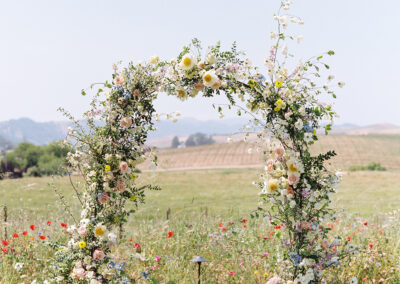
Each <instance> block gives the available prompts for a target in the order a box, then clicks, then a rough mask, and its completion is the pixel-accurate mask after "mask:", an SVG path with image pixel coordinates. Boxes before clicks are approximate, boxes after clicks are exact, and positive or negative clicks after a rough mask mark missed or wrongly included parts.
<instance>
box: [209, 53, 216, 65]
mask: <svg viewBox="0 0 400 284" xmlns="http://www.w3.org/2000/svg"><path fill="white" fill-rule="evenodd" d="M215 62H216V60H215V56H214V54H212V53H210V54H209V55H208V56H207V63H208V64H211V65H213V64H214V63H215Z"/></svg>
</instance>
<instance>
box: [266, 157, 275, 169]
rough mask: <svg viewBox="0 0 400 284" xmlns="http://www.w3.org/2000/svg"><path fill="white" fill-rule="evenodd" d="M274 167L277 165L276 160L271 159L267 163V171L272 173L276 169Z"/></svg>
mask: <svg viewBox="0 0 400 284" xmlns="http://www.w3.org/2000/svg"><path fill="white" fill-rule="evenodd" d="M274 165H275V163H274V160H272V159H269V160H268V161H267V171H268V172H271V171H272V170H273V169H274Z"/></svg>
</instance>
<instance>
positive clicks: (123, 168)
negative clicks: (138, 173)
mask: <svg viewBox="0 0 400 284" xmlns="http://www.w3.org/2000/svg"><path fill="white" fill-rule="evenodd" d="M119 169H120V170H121V172H122V173H123V174H128V173H129V172H130V171H131V170H130V168H129V166H128V163H127V162H121V163H120V164H119Z"/></svg>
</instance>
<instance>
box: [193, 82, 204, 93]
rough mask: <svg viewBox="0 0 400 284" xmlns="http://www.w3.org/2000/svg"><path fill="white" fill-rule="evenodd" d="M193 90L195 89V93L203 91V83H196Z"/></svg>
mask: <svg viewBox="0 0 400 284" xmlns="http://www.w3.org/2000/svg"><path fill="white" fill-rule="evenodd" d="M194 88H195V89H196V90H197V91H201V90H203V89H204V84H203V82H197V83H196V84H195V85H194Z"/></svg>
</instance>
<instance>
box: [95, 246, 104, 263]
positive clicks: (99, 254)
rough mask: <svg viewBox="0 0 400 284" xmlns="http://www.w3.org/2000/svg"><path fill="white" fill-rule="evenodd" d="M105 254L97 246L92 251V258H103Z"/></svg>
mask: <svg viewBox="0 0 400 284" xmlns="http://www.w3.org/2000/svg"><path fill="white" fill-rule="evenodd" d="M105 256H106V255H105V254H104V252H103V250H102V249H100V248H99V249H96V250H95V251H94V252H93V258H94V259H99V260H103V259H104V257H105Z"/></svg>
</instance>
